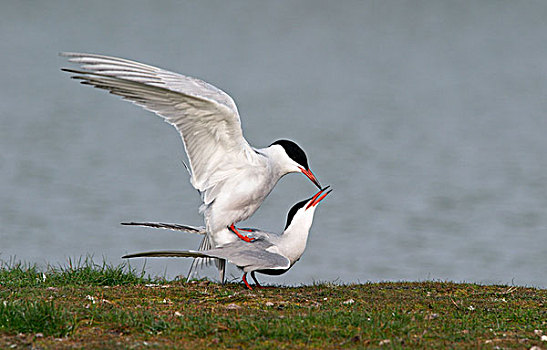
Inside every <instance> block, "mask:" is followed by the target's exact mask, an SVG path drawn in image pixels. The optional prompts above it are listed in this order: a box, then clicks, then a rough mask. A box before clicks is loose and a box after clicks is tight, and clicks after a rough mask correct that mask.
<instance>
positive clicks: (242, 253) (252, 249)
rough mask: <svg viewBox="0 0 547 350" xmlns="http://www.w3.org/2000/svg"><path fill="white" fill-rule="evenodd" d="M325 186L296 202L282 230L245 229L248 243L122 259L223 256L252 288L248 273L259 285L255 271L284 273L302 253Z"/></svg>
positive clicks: (181, 227) (179, 227) (194, 229)
mask: <svg viewBox="0 0 547 350" xmlns="http://www.w3.org/2000/svg"><path fill="white" fill-rule="evenodd" d="M327 188H328V186H327V187H325V188H324V189H322V190H320V191H319V192H317V193H316V194H315V195H314V196H313V197H312V198H310V199H306V200H303V201H301V202H299V203H297V204H295V205H294V206H293V207H292V208H291V210H289V214H288V215H287V224H286V225H285V230H284V231H283V232H282V233H273V232H266V231H262V230H257V229H246V231H247V232H249V235H250V236H251V237H252V238H253V240H252V241H251V242H248V243H246V242H244V241H242V240H236V241H233V242H231V243H228V244H225V245H223V246H220V247H217V248H214V249H206V250H201V251H195V250H165V251H153V252H144V253H135V254H128V255H124V256H123V257H122V258H124V259H128V258H145V257H190V258H217V259H225V260H228V261H229V262H230V263H232V264H234V265H236V266H237V267H239V268H240V269H242V270H243V277H242V280H243V282H244V283H245V285H246V286H247V288H249V289H251V290H252V289H253V288H252V287H251V286H250V285H249V283H248V282H247V273H249V272H250V273H251V277H252V278H253V280H254V281H255V283H256V287H257V288H262V286H261V285H260V283H259V282H258V280H257V279H256V276H255V272H258V273H263V274H266V275H281V274H283V273H285V272H287V271H288V270H289V269H290V268H291V267H292V266H293V265H294V264H295V263H296V262H297V261H298V260H299V259H300V257H301V256H302V254H304V250H305V249H306V244H307V241H308V235H309V232H310V228H311V225H312V222H313V215H314V213H315V209H316V206H317V204H319V202H321V201H322V200H323V199H324V198H325V197H326V196H327V195H328V194H329V193H330V192H331V191H332V190H328V191H326V190H327ZM125 224H128V225H142V226H150V227H157V228H170V229H174V230H180V231H186V232H191V233H198V234H206V230H205V229H204V228H203V227H193V226H186V225H178V224H163V223H125Z"/></svg>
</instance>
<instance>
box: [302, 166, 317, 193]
mask: <svg viewBox="0 0 547 350" xmlns="http://www.w3.org/2000/svg"><path fill="white" fill-rule="evenodd" d="M300 171H301V172H302V173H303V174H304V175H306V176H307V177H308V179H310V180H311V181H312V182H313V183H314V184H315V186H317V188H319V189H321V184H320V183H319V180H317V178H316V177H315V175H313V173H312V172H311V170H306V169H304V168H302V167H301V168H300Z"/></svg>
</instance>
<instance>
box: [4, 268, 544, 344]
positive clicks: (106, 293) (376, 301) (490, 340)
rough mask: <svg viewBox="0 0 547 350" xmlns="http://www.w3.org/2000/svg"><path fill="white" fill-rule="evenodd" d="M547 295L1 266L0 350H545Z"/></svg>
mask: <svg viewBox="0 0 547 350" xmlns="http://www.w3.org/2000/svg"><path fill="white" fill-rule="evenodd" d="M546 302H547V290H538V289H534V288H523V287H508V286H481V285H474V284H455V283H445V282H416V283H414V282H400V283H374V284H372V283H371V284H351V285H334V284H328V283H327V284H316V285H312V286H302V287H279V288H272V289H263V290H254V291H249V290H246V289H245V288H244V287H243V285H242V284H228V285H225V286H221V285H218V284H216V283H209V282H208V281H193V282H191V283H184V282H183V281H166V280H151V279H149V278H146V277H144V276H143V274H142V273H136V272H135V271H128V270H127V269H126V268H124V267H122V266H117V267H112V266H106V265H100V266H97V265H94V264H93V263H91V262H89V261H88V262H85V263H80V264H78V266H72V267H66V268H49V269H47V270H46V271H40V270H38V269H37V268H35V267H33V266H23V265H13V264H12V265H6V264H4V266H3V267H2V268H0V348H2V349H3V348H21V347H27V346H29V345H33V346H36V347H41V348H63V347H67V348H68V347H77V348H111V349H116V348H120V347H123V348H147V347H152V348H164V347H165V348H175V347H179V348H189V347H196V348H210V347H219V348H233V347H244V348H305V347H306V348H309V347H312V348H313V347H315V348H340V347H342V348H346V347H348V348H351V347H365V346H368V347H377V348H401V347H405V348H406V347H415V348H423V347H428V348H446V347H455V346H458V347H473V348H477V347H478V348H496V347H498V348H527V349H529V348H531V347H533V346H538V347H540V348H543V349H547V341H542V339H541V337H542V334H547V304H546Z"/></svg>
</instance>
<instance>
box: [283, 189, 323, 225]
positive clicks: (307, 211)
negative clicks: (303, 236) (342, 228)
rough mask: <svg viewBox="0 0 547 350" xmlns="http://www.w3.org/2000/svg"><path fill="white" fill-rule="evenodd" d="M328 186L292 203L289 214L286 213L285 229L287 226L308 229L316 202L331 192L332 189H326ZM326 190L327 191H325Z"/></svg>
mask: <svg viewBox="0 0 547 350" xmlns="http://www.w3.org/2000/svg"><path fill="white" fill-rule="evenodd" d="M329 187H330V186H327V187H325V188H323V189H321V190H320V191H319V192H317V193H316V194H315V195H314V196H313V197H311V198H309V199H305V200H303V201H301V202H298V203H296V204H295V205H293V207H292V208H291V210H289V214H288V215H287V224H286V225H285V231H287V229H289V228H291V229H292V228H296V229H299V230H306V231H307V230H309V229H310V227H311V224H312V222H313V215H314V214H315V209H316V208H317V204H319V202H321V201H322V200H323V199H325V197H326V196H327V195H328V194H329V193H331V192H332V189H330V190H328V188H329ZM327 190H328V191H327Z"/></svg>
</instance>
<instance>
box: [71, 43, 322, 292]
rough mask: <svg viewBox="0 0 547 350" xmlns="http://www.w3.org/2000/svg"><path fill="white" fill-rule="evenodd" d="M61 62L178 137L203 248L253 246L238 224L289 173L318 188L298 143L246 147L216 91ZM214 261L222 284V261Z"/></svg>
mask: <svg viewBox="0 0 547 350" xmlns="http://www.w3.org/2000/svg"><path fill="white" fill-rule="evenodd" d="M61 56H65V57H68V60H69V62H73V63H76V64H79V65H80V67H81V69H69V68H63V69H62V70H63V71H66V72H69V73H71V74H73V75H72V78H73V79H77V80H80V82H81V83H82V84H86V85H91V86H94V87H96V88H99V89H104V90H107V91H109V92H110V93H112V94H114V95H118V96H121V97H122V98H123V99H125V100H128V101H130V102H133V103H134V104H136V105H139V106H141V107H143V108H145V109H147V110H149V111H151V112H153V113H155V114H157V115H159V116H160V117H162V118H163V119H164V120H165V121H166V122H168V123H169V124H171V125H173V126H174V127H175V128H176V129H177V131H178V132H179V133H180V136H181V138H182V141H183V144H184V149H185V151H186V154H187V156H188V160H189V163H190V166H189V168H188V167H187V169H188V171H189V172H190V176H191V184H192V185H193V186H194V187H195V188H196V189H197V190H198V191H199V193H200V195H201V198H202V202H203V204H202V205H201V206H200V209H199V211H200V213H202V214H203V215H204V219H205V227H206V232H207V233H206V235H205V237H204V239H203V241H202V242H201V244H200V247H199V248H198V249H199V250H207V249H211V248H215V247H218V246H220V245H222V244H226V243H229V242H232V241H234V234H233V233H235V234H236V237H239V238H241V239H243V240H245V241H250V240H251V239H250V238H249V237H248V236H246V235H243V234H241V233H240V232H239V230H238V229H237V228H236V227H235V224H236V223H238V222H240V221H243V220H245V219H247V218H249V217H250V216H251V215H252V214H253V213H254V212H255V211H256V210H257V209H258V208H259V207H260V205H261V204H262V202H263V201H264V199H265V198H266V197H267V196H268V194H269V193H270V192H271V191H272V189H273V188H274V186H275V185H276V184H277V182H278V181H279V179H280V178H281V177H283V176H284V175H286V174H288V173H303V174H304V175H306V176H307V177H308V178H309V179H310V180H311V181H312V182H313V183H314V184H315V185H316V186H317V187H318V188H319V189H320V188H321V185H320V184H319V181H318V180H317V178H316V177H315V175H314V174H313V173H312V171H311V170H310V168H309V166H308V159H307V157H306V153H305V152H304V151H303V150H302V148H300V147H299V146H298V145H297V144H296V143H295V142H293V141H290V140H278V141H275V142H273V143H272V144H271V145H270V146H268V147H265V148H254V147H252V146H251V145H249V143H248V142H247V140H246V139H245V138H244V137H243V131H242V129H241V121H240V117H239V113H238V110H237V107H236V104H235V102H234V100H233V99H232V98H231V97H230V96H229V95H228V94H226V93H225V92H223V91H222V90H220V89H218V88H216V87H215V86H213V85H211V84H208V83H206V82H204V81H202V80H199V79H196V78H191V77H188V76H184V75H181V74H178V73H173V72H170V71H167V70H164V69H161V68H157V67H153V66H149V65H146V64H142V63H139V62H135V61H130V60H126V59H122V58H118V57H110V56H103V55H96V54H87V53H71V52H64V53H61ZM197 262H198V260H194V264H192V267H191V269H190V272H189V277H190V276H192V275H193V272H195V269H196V268H197V265H198V264H197ZM201 262H203V260H201ZM216 262H217V267H218V269H219V273H220V280H221V282H223V281H224V269H225V262H224V261H223V260H219V261H216Z"/></svg>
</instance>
